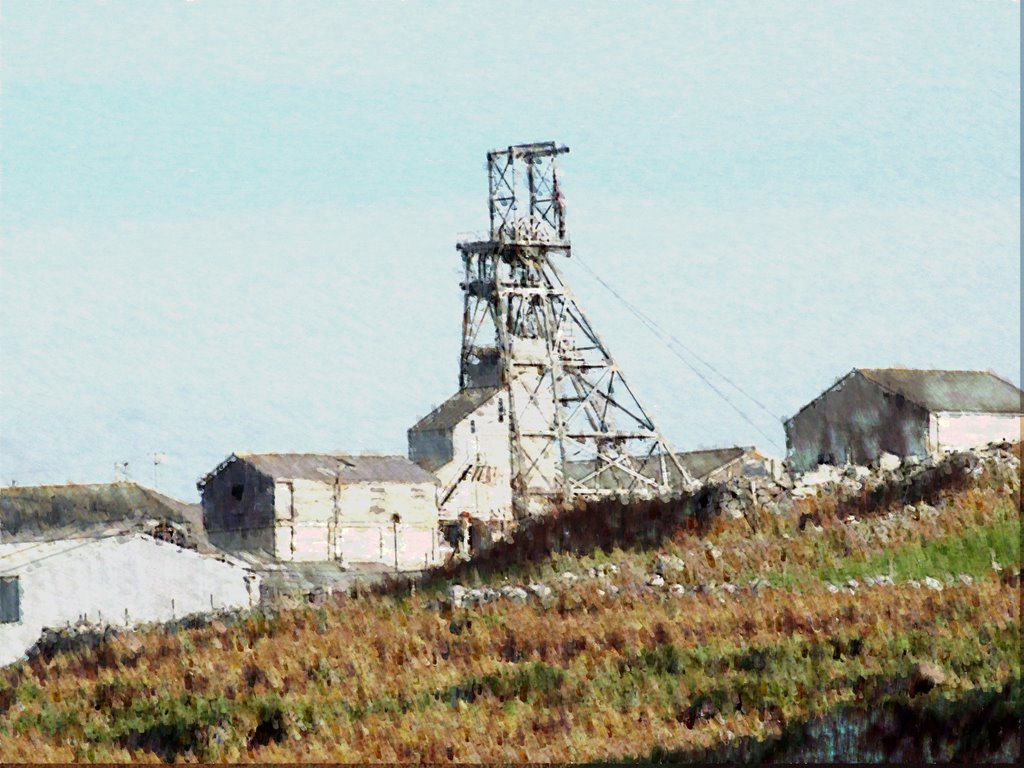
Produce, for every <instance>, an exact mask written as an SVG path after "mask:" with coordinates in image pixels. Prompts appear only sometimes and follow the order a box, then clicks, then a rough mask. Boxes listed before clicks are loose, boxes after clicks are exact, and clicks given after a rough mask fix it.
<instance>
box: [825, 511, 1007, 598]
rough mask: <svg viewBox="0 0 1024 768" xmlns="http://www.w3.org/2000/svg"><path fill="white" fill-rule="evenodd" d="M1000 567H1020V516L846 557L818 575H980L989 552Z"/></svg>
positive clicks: (834, 578) (987, 569) (987, 568)
mask: <svg viewBox="0 0 1024 768" xmlns="http://www.w3.org/2000/svg"><path fill="white" fill-rule="evenodd" d="M993 553H994V554H995V559H996V561H998V562H999V564H1000V565H1001V566H1003V568H1006V569H1008V570H1009V569H1011V568H1019V567H1020V519H1019V518H1017V517H1013V518H1009V519H1002V520H999V521H997V522H994V523H990V524H989V525H986V526H982V527H979V528H975V529H973V530H970V531H967V532H965V533H964V534H963V535H961V536H943V537H942V538H938V539H933V540H931V541H926V542H923V543H922V542H914V543H912V544H906V545H904V546H903V547H901V548H900V549H898V550H896V551H895V552H893V553H892V554H880V555H875V556H874V557H871V558H869V559H867V560H862V561H857V560H850V559H847V560H845V561H843V562H841V563H840V564H839V566H838V567H836V568H830V569H827V570H824V571H822V572H821V578H822V579H825V580H827V581H831V582H835V583H841V582H844V581H846V580H847V579H851V578H854V579H856V578H860V577H863V576H866V575H878V574H888V573H890V572H891V573H892V576H893V578H894V579H898V580H904V581H905V580H907V579H923V578H925V577H926V576H932V577H936V578H941V577H942V576H944V575H946V574H951V575H953V576H956V575H958V574H961V573H966V574H967V575H968V576H971V577H973V578H981V577H984V576H986V575H987V574H990V573H991V572H992V555H993Z"/></svg>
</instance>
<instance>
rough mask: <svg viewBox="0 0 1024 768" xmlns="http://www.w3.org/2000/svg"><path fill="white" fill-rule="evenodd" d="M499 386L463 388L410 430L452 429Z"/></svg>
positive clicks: (493, 394)
mask: <svg viewBox="0 0 1024 768" xmlns="http://www.w3.org/2000/svg"><path fill="white" fill-rule="evenodd" d="M498 389H499V387H474V388H472V389H463V390H460V391H458V392H456V393H455V394H454V395H452V396H451V397H449V398H448V399H447V400H445V401H444V402H443V403H441V405H440V406H438V407H437V408H435V409H434V410H432V411H431V412H430V413H428V414H427V415H426V416H424V417H423V418H422V419H420V420H419V421H418V422H416V425H415V426H413V428H412V429H410V430H409V431H410V432H430V431H433V430H438V429H451V428H452V427H454V426H455V425H456V424H458V423H459V422H460V421H462V420H463V419H464V418H466V417H467V416H469V414H471V413H472V412H473V411H475V410H476V409H477V408H479V407H480V406H481V405H483V404H484V403H486V402H487V401H488V400H490V399H491V398H492V397H494V396H495V395H496V394H497V393H498Z"/></svg>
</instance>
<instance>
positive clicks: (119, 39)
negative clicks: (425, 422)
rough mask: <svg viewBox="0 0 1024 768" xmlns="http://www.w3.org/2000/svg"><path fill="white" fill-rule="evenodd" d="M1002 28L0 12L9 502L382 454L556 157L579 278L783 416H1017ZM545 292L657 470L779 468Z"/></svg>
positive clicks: (654, 356) (867, 15) (644, 351)
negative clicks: (651, 418)
mask: <svg viewBox="0 0 1024 768" xmlns="http://www.w3.org/2000/svg"><path fill="white" fill-rule="evenodd" d="M1019 9H1020V7H1019V5H1018V4H1017V3H1013V2H998V1H997V2H988V3H975V2H971V3H934V2H922V3H892V2H879V3H867V2H865V3H838V2H831V3H830V2H825V3H821V2H818V3H782V2H779V3H721V2H716V3H692V4H682V3H677V4H669V3H649V4H639V3H634V4H622V3H620V4H612V3H584V4H574V5H572V6H551V5H550V4H545V3H533V4H498V3H488V4H482V3H477V4H465V5H463V4H456V3H432V4H425V3H417V4H405V5H399V4H373V5H371V4H366V3H314V2H290V3H284V2H274V3H267V2H264V3H253V2H247V3H227V2H217V3H215V2H208V1H206V0H198V1H197V2H191V3H186V2H147V3H128V2H109V3H88V2H81V3H73V4H72V3H47V2H40V1H38V0H33V1H31V2H28V1H21V2H19V1H18V0H6V2H4V4H3V7H2V22H0V24H2V26H0V35H2V39H0V43H2V48H0V51H2V59H0V76H2V92H0V108H2V115H0V119H2V123H0V131H2V133H0V139H2V143H0V161H2V179H0V181H2V190H3V199H2V202H3V210H2V223H3V242H2V248H3V262H2V273H0V355H2V373H0V376H2V378H0V387H2V401H0V429H2V433H0V482H2V483H3V484H8V483H10V482H11V481H12V480H17V481H18V482H19V484H23V485H24V484H33V483H43V482H63V481H66V480H73V481H78V482H88V481H106V480H109V479H111V477H112V473H113V463H114V461H115V460H127V461H129V462H130V468H131V473H132V475H133V476H134V477H135V478H136V479H139V480H141V481H144V482H152V466H151V464H150V463H149V459H148V454H150V453H152V452H154V451H160V452H164V453H167V454H168V455H169V460H168V463H167V464H166V465H164V466H163V467H161V470H160V473H161V474H160V486H161V488H163V489H165V490H169V491H171V492H173V493H175V494H177V495H179V496H182V497H185V498H195V497H196V492H195V485H194V484H195V480H196V479H197V478H198V477H199V476H200V475H202V474H203V473H204V472H206V471H207V470H209V469H211V468H212V467H213V466H214V465H215V464H216V463H217V462H218V461H220V460H221V459H223V458H224V457H225V456H226V455H227V454H229V453H230V452H231V451H235V450H253V451H288V450H310V451H317V450H336V449H343V450H352V451H358V450H384V451H392V452H397V453H404V451H405V430H406V429H407V428H408V427H409V426H410V425H411V424H412V423H414V422H415V421H416V419H417V418H419V417H420V416H422V415H423V414H425V413H426V412H427V411H429V410H430V409H431V407H432V406H434V405H436V404H437V403H439V402H441V401H442V400H443V399H444V398H445V397H447V396H448V395H450V394H451V393H452V392H453V391H454V389H455V388H456V386H457V373H458V371H457V361H458V344H459V327H460V319H461V315H460V313H461V304H460V293H459V288H458V281H459V275H458V260H457V257H456V253H455V250H454V241H455V236H456V234H457V233H459V232H462V231H466V230H477V229H482V228H483V227H484V226H485V224H486V196H485V191H486V178H485V167H484V154H485V152H486V151H487V150H488V149H491V148H493V147H498V146H503V145H507V144H510V143H518V142H523V141H537V140H549V139H550V140H557V141H560V142H563V143H565V144H568V145H569V146H570V147H571V148H572V152H571V154H569V155H568V156H567V157H566V158H564V161H563V164H562V167H563V170H564V177H565V178H564V181H565V191H566V196H567V201H568V216H569V218H568V222H569V230H570V234H571V236H572V238H573V243H574V248H575V250H576V252H577V253H578V255H579V257H580V258H581V259H582V260H583V261H585V262H586V263H587V264H588V265H589V266H590V267H592V268H593V269H594V270H596V271H597V272H598V273H599V274H601V275H602V276H604V278H605V279H606V280H608V281H610V282H612V283H613V284H614V285H615V286H616V288H617V290H619V291H620V292H621V293H622V294H623V295H624V296H625V297H626V298H627V299H629V300H630V301H632V302H634V303H637V304H640V305H641V306H643V308H644V310H645V311H646V312H647V313H648V314H650V315H651V316H652V317H654V318H655V319H656V320H657V321H658V322H659V323H660V324H661V325H663V326H664V327H666V328H667V329H669V330H670V331H671V332H672V333H673V334H674V335H676V336H678V337H679V338H680V339H681V340H683V341H684V342H686V343H687V344H688V345H689V346H690V347H691V348H693V349H694V350H696V351H697V352H698V353H699V354H700V355H701V356H702V357H704V358H705V359H707V360H709V361H710V362H712V363H713V364H714V366H715V367H716V368H718V369H719V370H720V371H722V372H724V373H725V374H726V375H727V376H729V377H730V378H732V379H733V380H735V381H737V382H739V383H740V384H741V385H742V386H743V387H744V388H745V389H747V390H748V391H749V392H751V393H752V394H753V395H754V396H755V397H756V398H757V399H758V400H760V401H761V402H762V403H764V404H765V405H766V406H767V407H768V409H769V410H770V411H771V413H772V414H774V415H775V416H779V417H781V416H788V415H790V414H792V413H793V412H794V411H796V410H797V409H798V408H799V407H800V406H801V405H802V404H803V403H804V402H806V401H807V400H809V399H810V398H812V397H813V396H815V395H816V394H817V393H818V392H820V391H821V389H823V388H824V387H826V386H827V385H828V384H830V383H831V382H832V381H833V380H834V379H835V378H836V377H838V376H840V375H842V374H844V373H845V372H847V371H848V370H849V369H850V368H852V367H854V366H889V365H899V364H902V365H910V366H921V367H944V368H982V369H984V368H991V369H993V370H995V371H996V372H998V373H1000V374H1001V375H1003V376H1006V377H1008V378H1010V379H1012V380H1013V381H1015V382H1017V383H1019V381H1020V376H1019V370H1020V298H1019V293H1020V260H1019V255H1020V251H1019V236H1020V219H1019V205H1020V150H1019V137H1020V120H1019V113H1020V68H1019V60H1020V44H1019V26H1020V10H1019ZM565 270H566V271H567V273H568V275H569V276H570V278H571V279H572V280H573V281H574V287H575V289H576V293H577V295H578V297H579V299H580V301H581V303H582V304H583V307H584V309H585V310H586V311H588V313H589V314H590V315H591V317H592V319H593V320H594V322H595V324H596V325H597V327H598V328H599V330H600V332H601V333H602V335H603V336H604V337H605V340H606V341H607V342H608V344H609V346H610V347H611V349H612V352H613V353H614V354H615V355H616V356H617V357H618V358H619V359H620V362H621V363H622V364H623V366H624V368H625V371H626V374H627V376H628V378H629V379H630V381H631V383H632V384H633V385H634V388H635V389H636V390H637V393H638V395H639V396H640V398H641V400H642V401H643V402H644V404H645V405H646V406H648V407H649V409H650V410H651V411H653V413H654V415H655V418H656V419H657V420H658V422H659V425H660V426H661V428H662V430H663V431H664V432H665V433H666V434H667V435H668V437H669V439H670V440H671V441H672V442H673V443H674V444H675V445H676V446H677V447H678V448H681V449H689V448H697V447H704V446H711V445H721V444H734V443H744V444H750V443H753V444H757V445H760V446H763V447H764V448H765V449H766V450H768V451H769V452H773V453H776V454H778V453H780V449H779V448H777V447H776V446H775V445H772V444H771V443H769V441H768V440H766V439H765V438H764V437H763V436H762V435H761V434H760V433H759V432H758V431H757V430H755V429H754V428H752V427H751V426H750V425H748V424H747V423H746V422H745V421H744V420H743V419H742V418H740V417H739V416H738V415H737V414H736V413H735V412H734V411H733V410H732V409H731V408H729V406H728V405H726V404H725V403H723V402H722V401H721V400H720V399H719V398H718V396H717V395H715V394H714V393H713V392H711V391H710V390H709V389H708V388H707V386H706V385H704V384H703V383H702V382H701V381H700V380H699V379H698V378H697V377H695V376H694V375H693V374H692V373H691V372H690V371H689V369H687V367H686V366H685V365H684V364H683V363H682V362H681V361H680V360H679V359H677V358H676V357H674V356H672V355H671V354H670V353H669V352H668V351H667V350H665V348H664V347H663V346H662V345H661V344H660V342H658V341H657V340H656V339H654V338H653V337H652V336H651V334H650V333H649V332H648V331H647V330H645V329H644V328H643V326H642V325H640V323H639V322H637V321H636V320H635V319H634V318H633V317H631V316H630V315H629V314H628V312H626V311H625V310H624V309H623V308H622V307H621V306H620V305H618V304H617V303H616V302H615V300H614V299H612V298H611V297H610V296H609V295H608V294H607V292H605V291H604V289H603V288H602V287H601V286H599V285H598V284H597V283H596V282H595V281H594V280H593V279H592V278H591V277H590V276H589V275H588V274H587V272H586V271H584V270H582V269H580V268H579V266H578V265H576V264H574V263H569V264H568V265H566V266H565ZM708 375H709V376H711V375H712V374H710V373H709V374H708ZM714 380H715V382H716V385H717V386H719V387H720V388H722V389H724V391H726V392H728V394H729V395H730V396H731V397H732V398H733V399H734V400H735V402H736V403H737V404H738V405H740V406H741V407H742V408H743V409H744V410H745V411H746V412H747V413H748V414H749V416H750V418H751V419H753V420H754V421H755V422H756V423H757V425H758V427H759V428H760V429H761V430H763V431H765V432H767V433H768V434H769V436H771V437H772V439H773V441H774V442H775V443H777V444H783V442H784V441H783V433H782V428H781V425H780V424H779V422H778V420H777V419H773V418H772V416H770V415H768V414H765V413H764V412H762V411H760V410H759V409H758V408H757V407H756V406H754V405H753V404H752V403H750V402H749V401H747V400H746V399H745V398H743V397H742V396H741V395H739V394H738V393H736V392H735V391H734V390H731V389H730V388H729V387H728V386H727V385H726V384H724V383H723V382H721V380H720V379H717V377H715V378H714Z"/></svg>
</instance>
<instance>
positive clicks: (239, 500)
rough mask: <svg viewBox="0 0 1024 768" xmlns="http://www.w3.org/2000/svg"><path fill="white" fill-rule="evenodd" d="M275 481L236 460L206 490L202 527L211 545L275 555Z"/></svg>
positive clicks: (214, 477)
mask: <svg viewBox="0 0 1024 768" xmlns="http://www.w3.org/2000/svg"><path fill="white" fill-rule="evenodd" d="M274 522H275V502H274V482H273V480H271V479H270V478H269V477H266V476H265V475H263V474H261V473H260V472H258V471H257V470H256V469H255V468H254V467H253V466H252V465H250V464H248V463H246V462H245V461H241V460H237V461H233V462H231V463H230V464H228V465H227V466H225V467H224V468H223V469H222V470H221V471H220V472H218V473H216V474H215V475H214V476H213V477H211V478H209V479H208V480H207V482H206V485H205V486H204V488H203V524H204V526H205V527H206V533H207V536H208V537H209V539H210V543H211V544H213V545H214V546H215V547H219V548H221V549H224V550H227V551H229V552H237V551H248V552H253V551H258V550H262V551H264V552H266V553H268V554H271V555H274V554H276V549H275V547H276V544H275V536H274V533H275V531H274Z"/></svg>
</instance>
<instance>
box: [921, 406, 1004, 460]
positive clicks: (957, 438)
mask: <svg viewBox="0 0 1024 768" xmlns="http://www.w3.org/2000/svg"><path fill="white" fill-rule="evenodd" d="M1022 424H1024V419H1022V417H1021V416H1020V415H1019V414H1002V413H933V414H931V417H930V419H929V425H928V444H929V448H930V449H931V450H932V451H936V452H937V451H953V450H961V449H964V448H972V447H977V446H982V445H987V444H988V443H997V442H1016V441H1018V440H1020V439H1021V428H1022Z"/></svg>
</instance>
